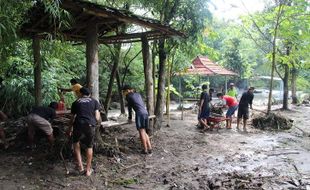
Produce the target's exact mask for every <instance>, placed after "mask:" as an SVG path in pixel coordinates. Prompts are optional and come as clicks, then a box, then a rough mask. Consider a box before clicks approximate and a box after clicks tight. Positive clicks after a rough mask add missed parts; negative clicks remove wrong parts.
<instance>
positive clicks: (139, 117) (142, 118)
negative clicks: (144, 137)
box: [136, 114, 149, 130]
mask: <svg viewBox="0 0 310 190" xmlns="http://www.w3.org/2000/svg"><path fill="white" fill-rule="evenodd" d="M136 127H137V130H139V129H147V128H148V127H149V115H148V114H136Z"/></svg>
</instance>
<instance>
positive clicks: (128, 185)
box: [0, 106, 310, 190]
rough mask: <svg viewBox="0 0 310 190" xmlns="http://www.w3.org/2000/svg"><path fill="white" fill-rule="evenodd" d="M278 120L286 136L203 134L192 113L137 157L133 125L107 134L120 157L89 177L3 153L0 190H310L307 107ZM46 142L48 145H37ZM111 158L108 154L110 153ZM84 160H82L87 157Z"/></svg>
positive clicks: (29, 156)
mask: <svg viewBox="0 0 310 190" xmlns="http://www.w3.org/2000/svg"><path fill="white" fill-rule="evenodd" d="M279 112H280V114H282V115H285V116H287V117H289V118H290V119H293V120H294V126H293V128H292V129H290V130H281V131H274V130H273V131H269V130H259V129H254V128H253V127H251V126H249V128H248V131H249V132H248V133H244V132H242V131H241V132H239V131H237V130H236V129H235V125H236V124H235V123H234V124H233V129H232V130H226V129H224V128H222V129H219V130H218V131H217V130H214V131H210V132H204V133H202V132H201V131H200V130H199V129H197V127H196V126H195V125H196V124H197V120H196V117H197V116H196V114H195V113H193V112H192V111H186V114H185V115H184V120H181V116H180V112H179V111H173V112H172V113H171V120H170V127H165V126H166V124H167V123H164V124H163V125H162V126H163V127H162V129H161V130H160V131H158V132H157V133H156V134H155V135H154V136H153V137H152V144H153V147H154V149H153V153H152V154H150V155H143V154H140V153H139V151H140V150H141V145H140V141H139V137H138V133H137V131H136V129H135V126H134V124H130V125H123V126H119V127H113V128H109V129H106V130H105V131H104V132H103V134H104V140H105V142H106V143H107V144H110V145H113V147H116V146H115V145H116V142H115V138H117V142H118V148H119V150H120V152H121V153H120V154H117V153H111V154H107V153H104V154H100V153H95V155H94V162H93V167H94V173H93V175H92V176H91V177H86V176H83V175H80V174H78V173H77V172H76V171H75V169H74V161H73V160H72V157H70V156H69V157H67V159H66V164H67V165H68V167H69V170H70V174H69V175H67V174H66V172H65V169H64V166H63V162H62V161H61V159H59V158H57V156H56V158H55V157H53V156H55V155H48V154H47V153H46V152H47V151H45V150H40V149H36V150H28V149H25V148H20V149H18V150H17V149H13V148H11V149H10V148H9V149H8V150H1V154H0V166H1V167H0V189H184V190H185V189H305V190H306V189H307V190H308V189H310V137H309V134H310V126H309V120H310V107H306V106H300V107H296V106H292V107H291V110H290V111H279ZM42 142H43V143H46V141H42ZM111 151H112V152H113V150H111ZM84 160H85V158H84Z"/></svg>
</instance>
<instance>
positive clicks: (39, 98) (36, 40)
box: [32, 36, 42, 106]
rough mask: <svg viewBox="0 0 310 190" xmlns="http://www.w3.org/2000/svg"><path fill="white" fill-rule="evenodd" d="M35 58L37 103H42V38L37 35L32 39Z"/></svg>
mask: <svg viewBox="0 0 310 190" xmlns="http://www.w3.org/2000/svg"><path fill="white" fill-rule="evenodd" d="M32 48H33V59H34V90H35V93H34V95H35V105H36V106H40V105H42V92H41V89H42V81H41V56H40V39H39V38H38V37H37V36H35V37H34V38H33V41H32Z"/></svg>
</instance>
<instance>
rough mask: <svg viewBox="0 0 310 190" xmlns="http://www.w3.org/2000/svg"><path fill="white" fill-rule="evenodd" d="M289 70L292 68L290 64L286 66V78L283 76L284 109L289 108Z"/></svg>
mask: <svg viewBox="0 0 310 190" xmlns="http://www.w3.org/2000/svg"><path fill="white" fill-rule="evenodd" d="M289 72H290V69H289V67H288V65H285V66H284V78H283V87H284V93H283V106H282V109H285V110H287V109H288V79H289Z"/></svg>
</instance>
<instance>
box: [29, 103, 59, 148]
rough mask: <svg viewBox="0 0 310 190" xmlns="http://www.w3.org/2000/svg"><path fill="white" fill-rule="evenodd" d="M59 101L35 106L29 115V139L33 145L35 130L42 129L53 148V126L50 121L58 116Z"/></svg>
mask: <svg viewBox="0 0 310 190" xmlns="http://www.w3.org/2000/svg"><path fill="white" fill-rule="evenodd" d="M57 106H58V104H57V102H51V103H50V105H49V107H43V106H38V107H34V108H33V109H32V110H31V112H30V113H29V115H28V116H27V125H28V141H29V144H30V146H31V147H32V146H33V141H34V135H35V130H36V129H40V130H42V131H43V132H44V133H45V134H46V135H47V140H48V142H49V144H50V147H51V148H52V147H53V145H54V141H55V139H54V135H53V128H52V125H51V123H50V121H51V120H53V119H54V118H55V117H56V111H55V110H56V109H57Z"/></svg>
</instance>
